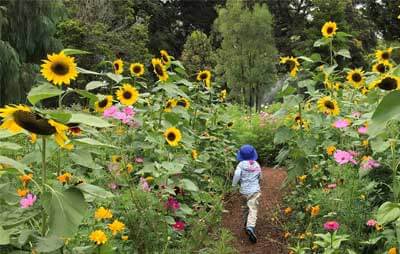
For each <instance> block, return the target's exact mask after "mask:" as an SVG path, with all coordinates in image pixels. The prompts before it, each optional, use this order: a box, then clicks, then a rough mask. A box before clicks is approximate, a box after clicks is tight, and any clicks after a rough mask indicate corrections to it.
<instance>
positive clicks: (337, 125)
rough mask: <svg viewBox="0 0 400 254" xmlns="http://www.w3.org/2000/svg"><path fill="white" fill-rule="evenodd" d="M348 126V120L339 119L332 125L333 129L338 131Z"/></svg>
mask: <svg viewBox="0 0 400 254" xmlns="http://www.w3.org/2000/svg"><path fill="white" fill-rule="evenodd" d="M349 125H350V122H349V120H346V119H339V120H336V121H335V122H334V123H333V127H335V128H338V129H342V128H346V127H348V126H349Z"/></svg>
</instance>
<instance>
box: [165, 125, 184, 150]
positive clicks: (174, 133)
mask: <svg viewBox="0 0 400 254" xmlns="http://www.w3.org/2000/svg"><path fill="white" fill-rule="evenodd" d="M164 138H165V140H167V142H168V144H169V145H170V146H178V144H179V141H181V139H182V134H181V132H180V130H178V129H177V128H175V127H170V128H168V129H167V130H166V131H165V132H164Z"/></svg>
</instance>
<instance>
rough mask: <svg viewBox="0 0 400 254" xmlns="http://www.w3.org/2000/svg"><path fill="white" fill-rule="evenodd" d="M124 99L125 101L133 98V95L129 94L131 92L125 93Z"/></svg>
mask: <svg viewBox="0 0 400 254" xmlns="http://www.w3.org/2000/svg"><path fill="white" fill-rule="evenodd" d="M122 97H124V98H125V99H130V98H131V97H132V93H131V92H129V91H125V92H124V93H123V94H122Z"/></svg>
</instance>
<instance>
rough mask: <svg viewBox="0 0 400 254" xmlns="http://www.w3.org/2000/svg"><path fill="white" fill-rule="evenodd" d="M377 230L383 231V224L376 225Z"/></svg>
mask: <svg viewBox="0 0 400 254" xmlns="http://www.w3.org/2000/svg"><path fill="white" fill-rule="evenodd" d="M375 230H376V231H382V230H383V226H382V225H381V224H378V223H376V224H375Z"/></svg>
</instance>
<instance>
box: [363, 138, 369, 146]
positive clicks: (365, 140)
mask: <svg viewBox="0 0 400 254" xmlns="http://www.w3.org/2000/svg"><path fill="white" fill-rule="evenodd" d="M362 145H363V146H365V147H368V145H369V142H368V139H364V140H363V141H362Z"/></svg>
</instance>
